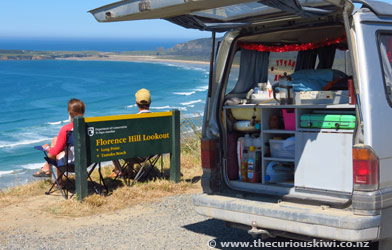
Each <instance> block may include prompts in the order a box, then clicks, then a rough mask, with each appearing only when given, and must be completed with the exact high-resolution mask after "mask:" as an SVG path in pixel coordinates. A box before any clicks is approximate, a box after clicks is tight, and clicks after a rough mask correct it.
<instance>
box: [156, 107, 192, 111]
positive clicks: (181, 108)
mask: <svg viewBox="0 0 392 250" xmlns="http://www.w3.org/2000/svg"><path fill="white" fill-rule="evenodd" d="M150 109H158V110H161V109H178V110H180V111H187V110H188V109H187V108H185V107H172V106H163V107H150Z"/></svg>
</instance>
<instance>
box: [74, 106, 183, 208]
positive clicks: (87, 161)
mask: <svg viewBox="0 0 392 250" xmlns="http://www.w3.org/2000/svg"><path fill="white" fill-rule="evenodd" d="M74 143H75V182H76V183H75V184H76V197H77V199H78V200H79V201H82V200H83V199H84V198H85V197H86V196H87V194H88V190H87V171H86V169H87V167H88V166H89V165H91V164H92V163H97V162H104V161H111V160H118V159H127V158H132V157H144V156H149V155H156V154H165V153H170V180H171V181H174V182H179V181H180V112H179V111H178V110H173V111H170V112H158V113H143V114H135V115H117V116H102V117H88V118H83V117H80V116H78V117H75V119H74Z"/></svg>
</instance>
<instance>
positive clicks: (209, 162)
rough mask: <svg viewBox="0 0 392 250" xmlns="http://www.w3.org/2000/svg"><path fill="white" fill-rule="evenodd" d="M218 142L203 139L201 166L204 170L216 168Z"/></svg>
mask: <svg viewBox="0 0 392 250" xmlns="http://www.w3.org/2000/svg"><path fill="white" fill-rule="evenodd" d="M215 158H216V141H215V140H211V139H201V166H202V168H208V169H213V168H215Z"/></svg>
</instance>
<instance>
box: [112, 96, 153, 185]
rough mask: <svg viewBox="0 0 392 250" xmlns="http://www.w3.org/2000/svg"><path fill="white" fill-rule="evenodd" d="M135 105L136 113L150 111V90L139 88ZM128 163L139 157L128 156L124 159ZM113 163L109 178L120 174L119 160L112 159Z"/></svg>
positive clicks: (137, 160)
mask: <svg viewBox="0 0 392 250" xmlns="http://www.w3.org/2000/svg"><path fill="white" fill-rule="evenodd" d="M135 97H136V105H137V106H138V108H139V112H138V114H143V113H151V111H150V104H151V95H150V91H148V90H147V89H139V90H138V91H137V92H136V94H135ZM126 161H127V162H128V164H132V165H133V164H135V163H139V162H140V159H139V158H129V159H126ZM113 164H114V170H113V173H112V174H111V175H110V177H111V178H115V177H117V176H118V175H121V167H120V163H119V161H117V160H116V161H113Z"/></svg>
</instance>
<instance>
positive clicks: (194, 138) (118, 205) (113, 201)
mask: <svg viewBox="0 0 392 250" xmlns="http://www.w3.org/2000/svg"><path fill="white" fill-rule="evenodd" d="M196 119H199V120H196ZM196 119H195V118H193V119H182V121H181V129H182V134H181V174H182V176H181V181H180V182H179V183H173V182H170V181H169V180H168V179H167V178H165V179H156V180H151V181H146V182H138V183H136V184H135V185H134V186H132V187H128V186H126V185H124V183H123V181H122V180H121V179H117V180H115V181H114V180H112V179H110V178H108V176H109V175H110V174H111V173H112V169H113V166H106V167H103V168H102V174H103V176H104V178H105V182H106V184H107V185H108V186H109V190H110V191H111V192H110V193H109V195H107V196H104V195H98V194H90V195H89V196H88V197H87V198H85V199H84V201H83V202H82V203H80V202H78V201H77V200H76V199H75V198H72V199H70V200H60V201H56V202H53V203H51V204H47V205H46V206H47V207H42V208H41V209H42V211H46V212H49V213H51V214H52V215H55V216H70V217H79V216H87V215H93V214H100V213H110V212H113V211H115V210H119V209H123V208H126V207H129V206H134V205H137V204H140V203H143V202H151V201H154V200H157V199H160V198H163V197H166V196H170V195H176V194H183V193H189V192H200V191H201V185H200V177H201V174H202V169H201V163H200V161H201V160H200V136H201V134H200V131H199V129H198V127H199V126H198V125H197V124H198V123H201V122H200V121H201V118H196ZM157 167H158V169H161V163H160V161H159V162H158V163H157ZM162 170H163V173H164V175H165V176H168V174H169V172H170V158H169V156H168V155H165V156H164V157H163V164H162ZM98 176H99V175H98V171H96V170H95V171H94V173H93V174H92V178H93V180H95V181H98V180H99V177H98ZM50 185H51V183H50V181H39V182H33V183H28V184H27V185H21V186H17V187H13V188H10V189H7V190H4V191H0V208H1V207H5V206H8V205H12V204H18V203H21V202H23V201H25V200H26V199H28V198H31V197H37V196H40V195H45V194H44V192H45V191H47V190H48V189H49V187H50ZM56 192H58V191H56Z"/></svg>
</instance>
